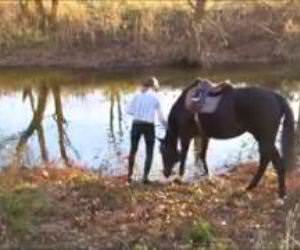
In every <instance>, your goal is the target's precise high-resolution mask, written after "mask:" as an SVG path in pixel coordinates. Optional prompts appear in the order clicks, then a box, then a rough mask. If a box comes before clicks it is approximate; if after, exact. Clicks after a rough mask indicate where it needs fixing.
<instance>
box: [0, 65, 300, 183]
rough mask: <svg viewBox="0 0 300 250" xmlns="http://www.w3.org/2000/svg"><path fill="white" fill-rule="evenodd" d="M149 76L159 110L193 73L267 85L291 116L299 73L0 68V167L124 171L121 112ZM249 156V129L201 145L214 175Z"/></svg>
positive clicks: (156, 174)
mask: <svg viewBox="0 0 300 250" xmlns="http://www.w3.org/2000/svg"><path fill="white" fill-rule="evenodd" d="M149 75H155V76H156V77H157V78H158V79H159V80H160V82H161V90H160V92H159V96H160V98H161V101H162V107H163V111H164V113H165V115H167V114H168V112H169V110H170V108H171V106H172V104H173V103H174V102H175V100H176V98H177V97H178V96H179V95H180V93H181V91H182V89H183V88H184V87H185V86H187V85H188V84H189V83H191V82H192V81H193V79H194V78H195V77H198V76H200V77H203V78H209V79H211V80H213V81H217V82H218V81H224V80H230V81H231V82H232V83H233V84H236V85H261V86H264V87H267V88H272V89H274V90H275V91H279V92H280V93H282V95H284V96H285V97H287V98H288V99H289V101H290V103H291V105H292V108H293V110H294V113H295V117H296V119H297V117H298V113H299V112H298V109H299V93H300V88H299V82H300V71H299V70H298V69H296V68H294V67H291V66H284V67H283V66H273V67H270V66H269V67H267V66H251V65H247V66H244V67H238V68H237V67H227V68H220V69H214V70H206V71H201V70H199V69H185V68H166V69H147V70H135V71H118V72H100V71H97V70H68V69H51V68H50V69H37V68H2V69H0V120H1V122H0V161H1V163H0V165H1V166H7V165H9V164H11V162H12V161H15V160H18V161H21V162H22V164H23V165H24V166H38V165H40V164H42V163H44V162H62V163H65V164H76V165H80V166H86V167H88V168H91V169H94V170H97V171H101V173H103V174H106V175H123V174H126V171H127V170H126V165H127V156H128V150H129V130H130V124H131V120H130V119H131V118H130V117H129V116H128V115H127V114H126V112H125V109H126V105H127V104H128V102H129V101H130V99H131V98H132V96H133V94H134V93H135V91H136V90H137V86H138V83H139V82H140V81H141V80H142V79H144V78H145V77H147V76H149ZM262 119H263V117H262ZM156 132H157V135H158V136H161V137H162V136H163V135H164V130H163V128H162V127H161V126H159V124H157V126H156ZM157 146H158V143H156V147H155V152H156V153H155V154H154V163H153V166H152V170H151V177H150V178H152V179H155V178H160V177H161V176H162V174H161V169H162V165H161V157H160V155H159V152H158V147H157ZM193 151H194V150H193V147H192V148H191V149H190V152H189V156H188V162H187V169H188V170H189V171H188V172H187V176H188V177H189V176H194V175H195V174H197V173H199V167H197V166H195V164H194V156H193ZM143 156H144V144H143V141H141V144H140V147H139V152H138V156H137V162H136V168H135V176H136V177H139V176H140V175H141V174H142V172H143ZM257 157H258V155H257V145H256V143H255V141H254V139H253V138H252V136H251V135H249V134H244V135H242V136H240V137H237V138H234V139H230V140H212V141H211V142H210V144H209V148H208V165H209V167H210V170H211V171H212V172H213V173H215V174H218V173H222V172H224V171H226V170H227V169H229V168H231V167H232V166H234V165H237V164H238V163H240V162H245V161H249V160H256V159H257ZM188 177H187V178H188Z"/></svg>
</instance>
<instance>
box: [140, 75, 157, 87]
mask: <svg viewBox="0 0 300 250" xmlns="http://www.w3.org/2000/svg"><path fill="white" fill-rule="evenodd" d="M153 85H154V81H153V78H152V77H150V78H147V79H144V80H143V81H142V86H143V87H147V88H152V87H153Z"/></svg>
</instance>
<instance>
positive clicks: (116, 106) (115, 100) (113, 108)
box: [105, 86, 123, 145]
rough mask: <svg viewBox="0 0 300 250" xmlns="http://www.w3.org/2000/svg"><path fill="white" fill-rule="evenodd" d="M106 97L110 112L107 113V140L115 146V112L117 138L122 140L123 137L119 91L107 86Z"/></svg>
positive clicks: (116, 88)
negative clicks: (107, 96) (107, 97)
mask: <svg viewBox="0 0 300 250" xmlns="http://www.w3.org/2000/svg"><path fill="white" fill-rule="evenodd" d="M105 93H106V95H109V103H110V109H109V110H110V112H109V138H110V139H111V141H112V143H113V144H114V145H117V144H118V142H117V137H116V132H115V112H117V114H116V115H117V122H118V138H119V140H122V137H123V122H122V121H123V114H122V102H121V94H120V89H119V88H118V87H115V86H109V88H108V89H107V90H106V91H105Z"/></svg>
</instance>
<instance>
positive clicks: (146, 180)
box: [143, 179, 151, 185]
mask: <svg viewBox="0 0 300 250" xmlns="http://www.w3.org/2000/svg"><path fill="white" fill-rule="evenodd" d="M143 184H144V185H149V184H151V181H149V180H148V179H143Z"/></svg>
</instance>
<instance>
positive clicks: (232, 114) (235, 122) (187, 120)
mask: <svg viewBox="0 0 300 250" xmlns="http://www.w3.org/2000/svg"><path fill="white" fill-rule="evenodd" d="M197 84H199V80H197V81H195V82H194V83H193V84H192V85H191V86H189V87H188V88H187V89H185V90H184V91H183V93H182V94H181V95H180V96H179V98H178V99H177V101H176V102H175V104H174V105H173V107H172V109H171V111H170V114H169V117H168V128H167V132H166V136H165V138H164V139H163V140H161V146H160V151H161V154H162V159H163V165H164V170H163V172H164V175H165V176H166V177H169V176H170V175H171V172H172V169H173V167H174V165H175V163H176V162H177V161H180V170H179V174H180V175H181V176H182V175H183V174H184V169H185V161H186V156H187V152H188V148H189V144H190V141H191V139H193V138H194V137H195V136H199V135H200V137H201V139H202V147H201V152H200V159H201V160H202V161H203V163H204V168H205V171H206V173H208V168H207V164H206V160H205V157H206V150H207V146H208V142H209V138H218V139H226V138H232V137H235V136H239V135H241V134H243V133H244V132H249V133H251V134H252V135H253V136H254V138H255V139H256V141H257V143H258V146H259V154H260V162H259V167H258V170H257V173H256V175H255V176H254V178H253V179H252V181H251V183H250V184H249V186H248V187H247V190H250V189H252V188H254V187H255V186H256V185H257V184H258V182H259V181H260V179H261V177H262V176H263V174H264V172H265V170H266V168H267V165H268V163H269V162H270V161H272V163H273V166H274V168H275V170H276V173H277V175H278V183H279V196H280V197H281V198H282V197H284V196H285V193H286V187H285V172H286V169H287V168H288V166H289V165H291V159H292V158H293V157H292V156H293V145H294V116H293V112H292V110H291V108H290V107H289V105H288V103H287V101H286V100H285V99H284V98H283V97H282V96H281V95H279V94H277V93H275V92H272V91H270V90H266V89H262V88H256V87H243V88H242V87H241V88H233V89H232V90H231V91H228V92H227V93H226V94H224V95H223V98H222V100H221V101H220V103H219V106H218V107H217V109H216V111H215V112H214V113H212V114H202V113H199V114H198V119H199V122H200V124H201V128H202V130H201V131H200V130H199V128H198V126H197V123H196V121H195V116H194V114H193V113H191V112H189V111H188V110H187V108H186V106H185V97H186V94H187V92H188V90H189V89H191V88H192V87H194V86H196V85H197ZM282 118H284V120H283V131H282V136H281V151H282V154H281V155H280V154H279V152H278V150H277V148H276V147H275V139H276V134H277V131H278V128H279V125H280V121H281V119H282ZM178 141H179V142H180V145H181V149H180V151H179V150H178V148H177V144H178Z"/></svg>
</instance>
